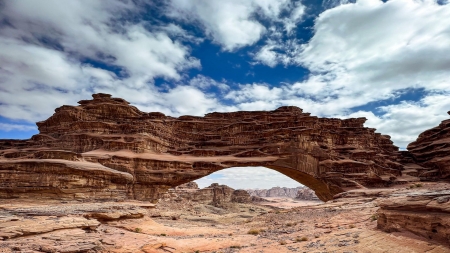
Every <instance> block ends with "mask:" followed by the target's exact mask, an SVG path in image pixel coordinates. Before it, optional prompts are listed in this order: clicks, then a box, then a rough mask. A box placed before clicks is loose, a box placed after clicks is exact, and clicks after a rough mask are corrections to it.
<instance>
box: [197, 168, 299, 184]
mask: <svg viewBox="0 0 450 253" xmlns="http://www.w3.org/2000/svg"><path fill="white" fill-rule="evenodd" d="M195 182H197V184H198V185H199V187H200V188H203V187H206V186H210V185H211V184H212V183H219V184H225V185H228V186H230V187H231V188H234V189H269V188H272V187H276V186H280V187H298V186H302V185H301V184H300V183H299V182H297V181H295V180H293V179H291V178H289V177H287V176H285V175H283V174H281V173H280V172H278V171H275V170H271V169H268V168H265V167H234V168H229V169H225V170H221V171H218V172H215V173H213V174H211V175H209V176H206V177H203V178H201V179H198V180H196V181H195Z"/></svg>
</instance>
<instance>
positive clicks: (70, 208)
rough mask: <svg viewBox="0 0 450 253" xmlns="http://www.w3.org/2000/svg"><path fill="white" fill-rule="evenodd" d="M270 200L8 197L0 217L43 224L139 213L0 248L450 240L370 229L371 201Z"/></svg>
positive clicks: (254, 248) (281, 246) (365, 251)
mask: <svg viewBox="0 0 450 253" xmlns="http://www.w3.org/2000/svg"><path fill="white" fill-rule="evenodd" d="M270 201H274V202H271V205H270V206H268V205H265V204H264V205H261V204H237V203H234V204H226V205H224V206H220V207H217V206H212V205H205V204H198V203H193V202H188V201H181V202H175V201H162V202H160V203H158V205H157V207H156V208H151V207H152V206H151V205H148V204H146V203H143V202H127V203H121V202H116V203H72V202H64V203H62V202H55V201H53V202H51V201H50V202H26V201H25V202H24V201H23V200H11V201H9V202H8V203H4V202H3V203H0V218H2V217H3V218H5V217H6V218H8V217H13V218H14V219H16V220H17V219H19V218H15V217H20V219H23V220H25V221H28V220H30V221H32V220H33V219H35V218H33V215H34V216H36V215H39V216H45V217H47V218H45V219H46V221H47V222H48V221H49V220H55V222H58V218H59V217H60V216H65V217H72V216H73V217H79V216H82V217H87V216H86V213H90V212H107V211H108V210H113V212H116V211H117V210H119V211H120V212H121V213H129V212H130V211H134V212H135V213H136V212H138V211H139V212H143V214H144V215H143V217H139V218H133V219H131V218H117V219H116V218H112V219H111V220H102V221H101V223H100V225H99V226H98V227H96V228H90V229H86V228H73V227H72V228H71V227H68V228H66V229H58V230H55V231H52V232H45V233H36V234H32V235H27V236H19V237H16V238H10V239H4V240H0V252H2V253H3V252H61V253H62V252H65V253H69V252H111V253H112V252H140V253H142V252H145V253H167V252H180V253H181V252H189V253H195V252H209V253H213V252H216V253H219V252H222V253H231V252H240V253H245V252H247V253H273V252H316V253H319V252H320V253H325V252H327V253H332V252H342V253H344V252H346V253H350V252H352V253H356V252H359V253H376V252H386V253H390V252H398V253H413V252H417V253H423V252H428V253H443V252H450V248H449V245H440V244H436V243H434V242H432V241H429V240H427V239H425V238H419V237H417V236H415V235H413V234H408V233H385V232H382V231H380V230H378V229H376V223H377V221H376V216H374V215H375V214H376V210H377V209H378V207H377V203H376V201H373V199H362V200H360V201H348V200H345V199H344V200H340V201H334V202H327V203H317V202H315V203H311V202H302V201H293V200H290V199H287V200H286V201H283V200H282V199H271V200H270ZM293 206H294V207H293ZM288 207H291V208H288ZM97 209H98V210H97ZM142 210H143V211H142ZM46 215H47V216H46ZM110 216H113V215H110ZM14 219H11V218H10V220H14ZM41 219H44V218H42V217H41ZM89 219H90V218H89ZM0 232H1V231H0Z"/></svg>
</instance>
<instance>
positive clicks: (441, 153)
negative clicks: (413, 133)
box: [405, 111, 450, 181]
mask: <svg viewBox="0 0 450 253" xmlns="http://www.w3.org/2000/svg"><path fill="white" fill-rule="evenodd" d="M448 114H449V115H450V111H449V112H448ZM408 151H409V152H405V156H406V157H408V158H410V161H412V162H414V163H413V164H412V166H411V165H409V166H408V167H407V168H406V169H408V171H407V173H408V174H410V175H413V176H417V177H419V178H420V179H421V180H426V181H430V180H431V181H433V180H437V179H447V180H448V181H450V119H447V120H444V121H442V122H441V124H439V126H437V127H434V128H432V129H429V130H427V131H425V132H423V133H421V134H420V135H419V137H418V138H417V140H416V141H415V142H412V143H410V144H409V145H408ZM417 164H418V165H417Z"/></svg>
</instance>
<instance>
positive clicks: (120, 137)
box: [0, 93, 403, 201]
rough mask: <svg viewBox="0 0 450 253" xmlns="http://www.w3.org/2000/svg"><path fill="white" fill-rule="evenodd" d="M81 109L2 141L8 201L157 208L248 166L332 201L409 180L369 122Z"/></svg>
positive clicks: (111, 105)
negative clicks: (169, 196)
mask: <svg viewBox="0 0 450 253" xmlns="http://www.w3.org/2000/svg"><path fill="white" fill-rule="evenodd" d="M79 104H80V105H78V106H67V105H65V106H61V107H59V108H57V109H55V113H54V115H53V116H51V117H50V118H49V119H47V120H45V121H42V122H38V123H37V126H38V128H39V134H37V135H34V136H33V137H32V138H31V139H29V140H23V141H19V140H0V178H2V179H3V180H2V181H0V198H10V197H36V198H89V199H139V200H152V201H153V200H156V199H158V196H159V194H160V193H162V192H164V191H166V190H167V189H168V188H171V187H175V186H177V185H180V184H183V183H186V182H189V181H193V180H195V179H198V178H201V177H204V176H206V175H209V174H211V173H213V172H215V171H218V170H222V169H226V168H230V167H245V166H263V167H267V168H270V169H273V170H276V171H278V172H280V173H283V174H284V175H287V176H289V177H291V178H292V179H294V180H297V181H298V182H300V183H301V184H303V185H305V186H307V187H309V188H311V189H312V190H314V191H315V192H316V194H317V196H318V197H319V198H320V199H321V200H325V201H326V200H330V199H332V198H333V195H335V194H338V193H341V192H344V191H347V190H349V189H355V188H360V187H380V186H387V185H390V184H396V183H401V181H402V180H403V179H401V175H402V173H401V170H402V168H403V165H401V164H400V163H399V162H398V161H399V159H400V158H399V157H400V152H399V151H398V148H397V147H396V146H394V145H393V143H392V141H391V140H390V137H389V136H387V135H381V134H379V133H376V132H375V129H373V128H367V127H364V122H365V121H366V119H365V118H351V119H336V118H319V117H316V116H311V115H310V114H309V113H304V112H303V111H302V109H300V108H298V107H293V106H284V107H280V108H278V109H276V110H274V111H252V112H247V111H240V112H230V113H218V112H214V113H209V114H206V115H205V116H204V117H196V116H181V117H178V118H175V117H170V116H166V115H164V114H162V113H159V112H151V113H145V112H141V111H140V110H138V109H137V108H136V107H134V106H131V105H130V104H129V103H128V102H127V101H125V100H123V99H121V98H113V97H111V95H108V94H102V93H99V94H94V95H93V99H92V100H82V101H80V102H79Z"/></svg>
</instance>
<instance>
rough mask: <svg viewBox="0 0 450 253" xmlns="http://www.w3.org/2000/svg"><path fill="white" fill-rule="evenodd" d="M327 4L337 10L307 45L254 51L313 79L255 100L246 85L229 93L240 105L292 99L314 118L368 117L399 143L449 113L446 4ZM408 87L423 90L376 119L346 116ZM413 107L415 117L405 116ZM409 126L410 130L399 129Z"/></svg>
mask: <svg viewBox="0 0 450 253" xmlns="http://www.w3.org/2000/svg"><path fill="white" fill-rule="evenodd" d="M328 4H330V5H333V6H336V7H335V8H332V9H329V10H326V11H324V12H323V13H321V14H320V16H319V17H318V18H317V19H316V21H315V25H314V36H313V37H312V39H311V40H310V41H309V42H308V43H306V44H299V43H298V41H293V40H281V39H274V40H268V41H267V43H266V44H265V45H264V46H263V47H262V48H260V50H259V51H258V52H257V53H256V54H255V55H254V59H255V60H256V61H257V62H259V63H262V64H266V65H268V66H270V67H274V66H276V65H278V64H285V65H286V64H287V65H290V64H301V65H303V66H305V67H307V68H308V69H309V70H310V71H311V74H310V76H309V77H308V78H307V79H305V80H304V81H300V82H296V83H293V84H285V85H283V86H281V87H279V88H280V89H282V92H278V93H274V96H273V97H271V98H270V99H260V98H258V95H257V93H254V92H252V90H256V89H255V87H253V86H252V85H246V86H245V87H244V88H242V89H241V90H240V91H236V92H233V97H236V99H235V101H236V102H239V103H241V105H237V106H238V107H244V106H245V107H247V108H248V106H249V105H255V106H254V108H255V109H256V108H261V107H272V106H274V105H289V104H291V105H297V106H299V107H302V108H303V109H305V111H309V112H311V113H313V114H315V115H319V116H348V115H350V116H352V115H354V116H358V115H366V116H367V117H368V118H369V121H368V122H367V125H370V126H372V127H377V128H378V130H379V131H380V132H382V133H383V134H390V135H392V137H393V140H394V141H395V143H396V144H397V145H399V146H401V147H405V146H406V143H408V142H411V141H413V140H414V139H415V138H416V136H417V134H418V133H420V132H422V131H424V130H426V129H427V128H430V127H432V126H435V125H437V124H439V122H440V121H441V120H442V119H443V118H445V117H447V115H446V111H447V110H448V109H449V108H450V107H449V106H448V103H447V102H446V101H447V100H448V99H446V98H445V97H444V96H442V95H437V94H448V93H449V92H450V80H449V79H448V73H449V69H448V66H450V57H449V56H448V53H447V52H449V51H450V5H442V4H438V3H436V2H435V1H432V0H390V1H387V2H385V3H384V2H382V1H380V0H359V1H357V2H356V3H350V1H328ZM411 89H413V90H422V91H423V92H422V93H423V94H422V95H423V98H422V100H421V101H419V102H417V103H413V102H410V101H404V102H402V103H400V104H396V105H391V106H385V107H380V108H379V109H380V112H381V114H382V116H380V117H376V116H375V115H374V114H373V113H372V112H358V113H354V114H350V113H351V110H352V108H354V107H358V106H363V105H366V104H368V103H370V102H376V101H381V100H389V99H394V98H398V97H399V96H400V95H401V94H402V92H404V91H405V90H411ZM242 98H244V99H242ZM430 101H434V103H431V102H430ZM256 102H257V103H256ZM414 111H417V114H415V116H412V115H410V114H411V113H413V112H414ZM401 113H404V115H409V116H410V117H411V119H414V120H408V118H407V117H406V116H401ZM427 115H428V116H427ZM406 125H408V130H405V129H402V128H400V127H399V126H406ZM388 126H390V127H388Z"/></svg>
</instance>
